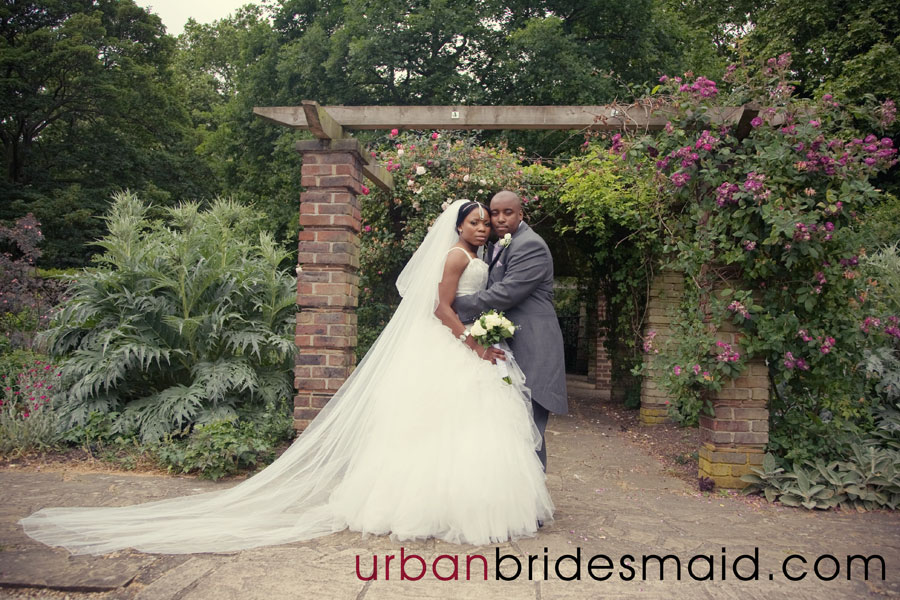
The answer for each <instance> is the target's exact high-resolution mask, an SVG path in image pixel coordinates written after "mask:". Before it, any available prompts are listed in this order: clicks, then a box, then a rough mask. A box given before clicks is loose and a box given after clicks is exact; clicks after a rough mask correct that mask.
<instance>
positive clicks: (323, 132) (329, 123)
mask: <svg viewBox="0 0 900 600" xmlns="http://www.w3.org/2000/svg"><path fill="white" fill-rule="evenodd" d="M300 105H301V106H302V107H303V116H304V117H305V118H306V127H307V128H308V129H309V132H310V133H312V134H313V135H314V136H316V137H317V138H319V139H320V140H340V139H343V138H344V137H345V135H344V128H343V127H341V124H340V123H338V122H337V121H335V120H334V119H333V118H332V116H331V115H330V114H328V111H327V110H325V108H323V107H321V106H319V103H318V102H315V101H314V100H303V101H302V102H301V103H300Z"/></svg>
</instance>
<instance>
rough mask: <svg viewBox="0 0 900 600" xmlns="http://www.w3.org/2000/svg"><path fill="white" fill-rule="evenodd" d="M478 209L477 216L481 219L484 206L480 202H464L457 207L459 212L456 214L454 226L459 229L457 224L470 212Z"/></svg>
mask: <svg viewBox="0 0 900 600" xmlns="http://www.w3.org/2000/svg"><path fill="white" fill-rule="evenodd" d="M476 208H477V209H478V217H479V218H481V219H483V218H484V216H485V214H486V213H485V211H486V209H485V207H484V205H483V204H482V203H481V202H466V203H465V204H463V205H462V206H460V207H459V214H458V215H457V216H456V228H457V229H459V226H460V225H462V222H463V220H465V218H466V215H468V214H469V213H470V212H472V211H473V210H475V209H476Z"/></svg>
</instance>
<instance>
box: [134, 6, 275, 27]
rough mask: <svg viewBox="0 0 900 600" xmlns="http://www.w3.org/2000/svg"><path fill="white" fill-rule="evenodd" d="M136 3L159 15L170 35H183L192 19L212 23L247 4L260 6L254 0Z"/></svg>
mask: <svg viewBox="0 0 900 600" xmlns="http://www.w3.org/2000/svg"><path fill="white" fill-rule="evenodd" d="M135 3H136V4H137V5H138V6H142V7H144V8H147V9H150V11H151V12H153V13H155V14H157V15H159V18H161V19H162V22H163V25H165V26H166V32H168V33H169V34H170V35H179V34H181V33H183V32H184V24H185V23H187V20H188V19H189V18H191V17H193V18H194V19H196V20H197V21H198V22H199V23H211V22H212V21H215V20H216V19H221V18H223V17H227V16H228V15H229V14H231V13H233V12H234V11H235V9H237V8H239V7H241V6H243V5H245V4H259V2H255V1H254V0H135Z"/></svg>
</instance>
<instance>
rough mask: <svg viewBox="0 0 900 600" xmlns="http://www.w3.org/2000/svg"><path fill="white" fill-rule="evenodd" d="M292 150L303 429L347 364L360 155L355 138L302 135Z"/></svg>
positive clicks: (297, 399)
mask: <svg viewBox="0 0 900 600" xmlns="http://www.w3.org/2000/svg"><path fill="white" fill-rule="evenodd" d="M297 150H298V151H299V152H301V153H302V154H303V167H302V170H301V175H302V180H301V183H302V185H303V187H304V188H305V191H304V192H303V193H301V194H300V225H301V226H302V227H303V230H302V231H301V232H300V234H299V245H298V254H297V263H298V266H299V267H300V270H299V271H298V274H297V304H298V306H299V309H300V312H299V313H298V314H297V327H296V331H295V337H294V341H295V343H296V344H297V347H298V348H299V350H300V355H299V356H298V357H297V361H296V366H295V368H294V388H295V389H296V395H295V396H294V427H295V428H297V429H304V428H305V427H306V426H307V425H308V424H309V422H310V421H311V420H312V419H313V418H315V416H316V415H317V414H318V413H319V410H320V409H321V408H322V407H324V406H325V404H326V403H327V402H328V400H330V399H331V396H332V395H334V392H336V391H337V390H338V388H340V386H341V385H342V384H343V383H344V380H345V379H346V378H347V377H348V376H349V375H350V373H351V371H352V369H353V367H354V365H355V358H354V349H355V347H356V306H357V300H358V296H359V274H358V270H359V230H360V212H359V205H358V203H357V195H358V194H360V193H361V191H362V157H361V155H360V149H359V145H358V142H356V141H355V140H334V141H321V140H310V141H302V142H298V143H297Z"/></svg>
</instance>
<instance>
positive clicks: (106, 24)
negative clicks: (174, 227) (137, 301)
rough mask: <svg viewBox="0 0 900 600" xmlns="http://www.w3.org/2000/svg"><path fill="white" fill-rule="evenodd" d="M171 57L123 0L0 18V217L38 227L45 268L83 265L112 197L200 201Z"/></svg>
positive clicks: (6, 12)
mask: <svg viewBox="0 0 900 600" xmlns="http://www.w3.org/2000/svg"><path fill="white" fill-rule="evenodd" d="M174 50H175V43H174V38H172V37H171V36H168V35H166V34H165V30H164V28H163V26H162V22H161V21H160V19H159V17H157V16H156V15H153V14H151V13H149V12H147V11H146V10H145V9H143V8H140V7H138V6H137V5H136V4H134V2H132V1H131V0H121V1H120V0H70V1H66V2H53V3H50V4H48V3H46V2H34V1H25V2H14V3H4V5H3V7H2V8H0V65H2V66H3V70H2V71H3V73H4V75H3V77H2V78H0V117H2V118H0V140H2V143H3V149H4V159H5V160H4V167H5V168H4V176H3V177H2V178H0V197H2V198H3V201H2V202H0V219H14V218H18V217H20V216H22V215H24V214H26V213H28V212H31V213H33V214H34V215H35V217H37V219H38V220H39V221H40V222H41V224H42V225H43V230H44V234H45V235H46V238H47V239H46V243H45V244H44V246H43V248H44V255H43V257H42V259H41V261H42V264H43V265H53V266H83V265H84V264H86V262H87V260H88V258H89V256H90V254H91V249H90V247H89V246H88V244H89V242H91V241H93V240H95V239H97V238H99V237H100V236H101V235H102V233H103V231H102V225H103V224H102V221H101V220H99V219H98V218H97V216H98V215H100V214H102V212H103V210H104V206H103V204H104V201H105V199H106V198H108V197H109V195H110V194H111V193H113V192H114V191H117V190H121V189H122V188H126V187H128V188H131V189H133V190H136V191H139V192H140V193H141V194H142V196H144V197H145V198H148V199H149V200H152V201H153V202H155V203H157V204H160V205H166V204H172V199H173V198H175V197H196V196H200V195H207V194H209V187H210V181H209V179H208V176H209V172H208V170H207V169H206V168H205V165H204V164H203V163H198V162H197V161H196V159H195V155H194V152H193V148H194V146H193V140H192V139H191V138H190V136H189V135H188V134H189V131H188V129H187V126H188V119H187V111H186V109H185V95H184V92H183V90H182V88H181V87H179V86H178V85H177V84H176V82H175V81H174V80H173V77H172V69H171V65H172V59H173V53H174Z"/></svg>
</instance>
